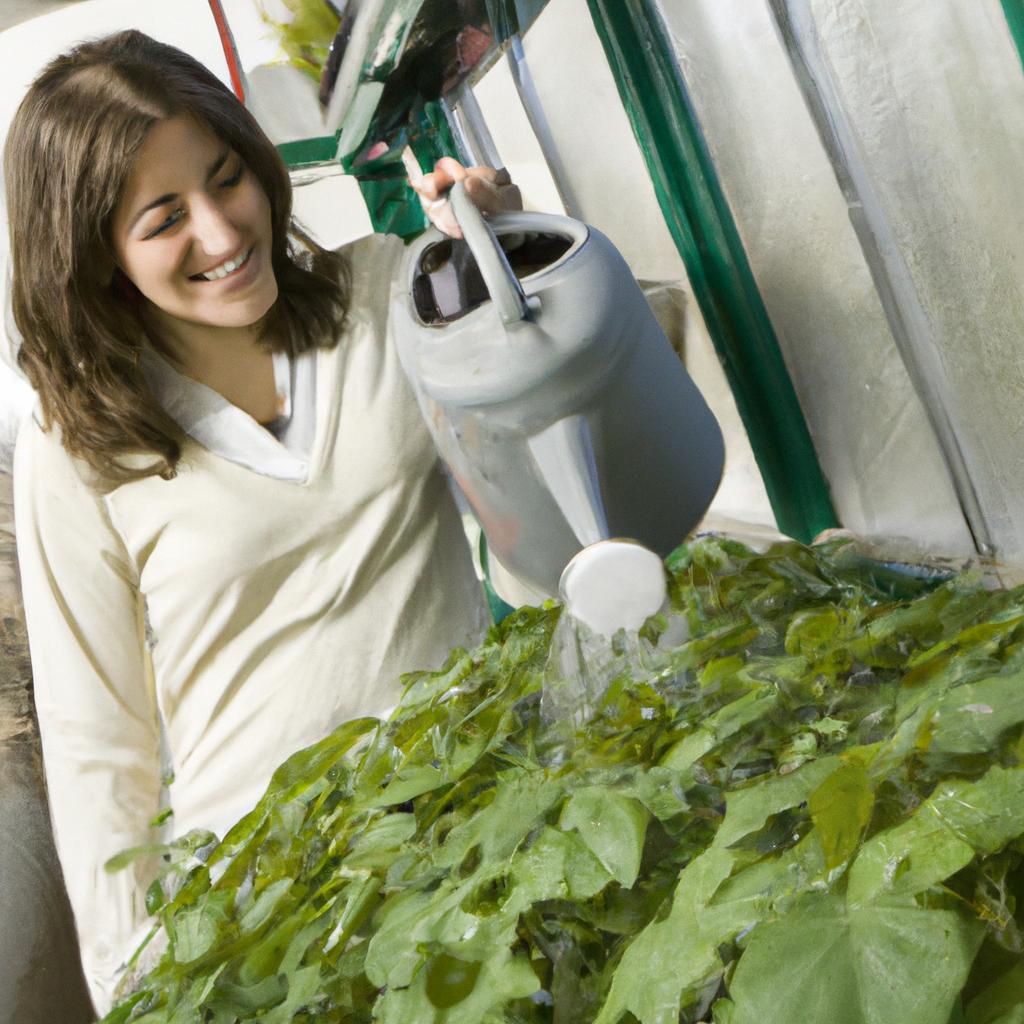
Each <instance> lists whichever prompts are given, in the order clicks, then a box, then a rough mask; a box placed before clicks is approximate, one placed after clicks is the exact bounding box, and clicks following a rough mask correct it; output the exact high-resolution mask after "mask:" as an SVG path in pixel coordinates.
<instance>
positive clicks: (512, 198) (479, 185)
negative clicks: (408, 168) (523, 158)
mask: <svg viewBox="0 0 1024 1024" xmlns="http://www.w3.org/2000/svg"><path fill="white" fill-rule="evenodd" d="M457 181H464V182H465V184H466V194H467V195H468V196H469V197H470V199H472V200H473V203H474V204H475V205H476V207H477V209H479V210H480V211H481V212H482V213H485V214H492V213H504V212H506V211H509V210H521V209H522V208H523V200H522V196H521V194H520V192H519V188H518V187H517V186H516V185H513V184H512V179H511V177H510V176H509V173H508V171H506V170H505V168H504V167H502V168H499V169H495V168H494V167H463V166H462V164H460V163H459V162H458V160H455V159H453V158H452V157H442V158H441V159H440V160H438V161H437V163H436V164H434V169H433V171H431V172H430V173H429V174H424V175H423V176H422V177H421V178H417V179H416V180H414V181H412V182H411V185H412V187H413V188H414V189H415V190H416V192H417V194H418V195H419V197H420V201H421V203H422V204H423V208H424V210H425V211H426V214H427V217H428V218H429V219H430V221H431V223H433V224H434V225H435V226H436V227H437V228H438V229H439V230H441V231H443V232H444V233H445V234H446V235H450V236H451V237H453V238H461V237H462V232H461V231H460V230H459V226H458V223H457V222H456V220H455V216H454V214H453V213H452V210H451V205H450V204H449V203H448V201H447V199H446V198H445V196H446V195H447V193H448V190H449V189H450V188H451V187H452V185H454V184H455V182H457Z"/></svg>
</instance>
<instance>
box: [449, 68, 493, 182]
mask: <svg viewBox="0 0 1024 1024" xmlns="http://www.w3.org/2000/svg"><path fill="white" fill-rule="evenodd" d="M441 109H442V110H444V114H445V118H446V119H447V121H448V127H449V128H451V132H452V137H453V138H454V139H455V146H456V149H457V150H458V152H459V159H460V160H461V162H462V163H463V164H464V165H465V166H467V167H494V168H496V169H497V168H500V167H501V166H502V163H501V156H500V154H499V153H498V147H497V146H496V145H495V144H494V139H492V138H491V133H490V130H489V129H488V127H487V122H486V121H485V120H484V115H483V111H482V110H481V109H480V104H479V103H478V102H477V99H476V96H475V95H474V94H473V88H472V86H471V85H470V84H469V81H468V80H463V81H462V82H461V83H460V85H459V86H458V87H457V88H456V89H455V90H454V91H453V92H452V93H450V94H446V95H445V96H443V97H441Z"/></svg>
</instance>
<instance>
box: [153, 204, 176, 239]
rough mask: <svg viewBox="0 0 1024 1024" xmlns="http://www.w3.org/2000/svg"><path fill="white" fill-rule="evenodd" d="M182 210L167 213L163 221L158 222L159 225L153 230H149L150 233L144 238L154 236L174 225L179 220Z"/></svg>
mask: <svg viewBox="0 0 1024 1024" xmlns="http://www.w3.org/2000/svg"><path fill="white" fill-rule="evenodd" d="M184 212H185V211H184V210H175V211H174V212H173V213H170V214H168V215H167V217H166V218H164V221H163V223H162V224H160V226H159V227H157V228H155V229H154V230H153V231H150V233H149V234H148V235H146V238H156V236H157V235H160V234H163V232H165V231H166V230H167V229H168V228H172V227H174V225H175V224H177V223H178V221H179V220H181V217H182V215H183V214H184Z"/></svg>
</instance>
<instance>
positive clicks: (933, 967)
mask: <svg viewBox="0 0 1024 1024" xmlns="http://www.w3.org/2000/svg"><path fill="white" fill-rule="evenodd" d="M982 934H983V927H982V925H981V924H980V923H979V922H977V921H973V920H971V919H970V918H969V917H967V916H966V915H963V914H960V913H956V912H953V911H948V910H924V909H921V908H920V907H918V906H916V905H915V904H914V903H913V902H892V901H890V902H886V903H880V904H876V905H873V906H869V907H852V908H848V907H847V905H846V904H845V902H844V901H843V899H842V898H841V897H840V896H835V895H830V894H825V893H814V894H810V895H807V896H805V897H803V898H802V899H800V901H799V902H798V903H796V905H795V906H794V907H793V908H792V909H791V910H790V911H789V913H787V914H786V915H784V916H783V917H782V918H780V919H779V920H777V921H772V922H767V923H765V924H761V925H758V926H757V927H756V928H755V929H754V931H753V933H752V934H751V935H750V937H749V939H748V943H747V947H746V949H745V950H744V952H743V954H742V956H741V957H740V959H739V962H738V963H737V965H736V970H735V973H734V974H733V976H732V979H731V981H730V982H729V995H730V998H731V999H732V1001H733V1004H734V1007H733V1010H732V1017H731V1018H730V1020H731V1022H732V1024H793V1021H808V1022H811V1021H814V1022H819V1021H820V1022H823V1024H824V1022H826V1021H827V1022H828V1024H894V1022H897V1021H898V1022H899V1024H948V1021H949V1017H950V1013H951V1011H952V1008H953V1002H954V999H955V998H956V996H957V995H958V994H959V992H960V989H961V988H962V987H963V984H964V982H965V980H966V978H967V973H968V970H969V969H970V966H971V961H972V960H973V959H974V955H975V953H976V951H977V949H978V945H979V944H980V942H981V938H982Z"/></svg>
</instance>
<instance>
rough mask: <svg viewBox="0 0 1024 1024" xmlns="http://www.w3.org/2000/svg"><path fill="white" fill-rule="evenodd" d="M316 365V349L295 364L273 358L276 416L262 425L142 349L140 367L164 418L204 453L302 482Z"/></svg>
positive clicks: (313, 429)
mask: <svg viewBox="0 0 1024 1024" xmlns="http://www.w3.org/2000/svg"><path fill="white" fill-rule="evenodd" d="M316 364H317V353H316V350H313V351H309V352H305V353H303V354H302V355H300V356H298V357H297V358H295V359H291V358H289V356H288V355H287V354H286V353H284V352H275V353H274V386H275V388H276V390H277V412H278V415H277V418H276V419H275V420H274V421H273V422H272V423H269V424H266V425H263V424H260V423H258V422H257V421H256V420H255V419H253V417H252V416H250V415H249V414H248V413H247V412H244V411H243V410H242V409H239V408H238V406H236V405H233V404H232V403H231V402H229V401H228V400H227V399H226V398H224V397H223V396H222V395H220V394H219V393H218V392H216V391H214V390H213V388H210V387H207V386H206V385H205V384H200V383H199V382H198V381H195V380H193V379H192V378H191V377H186V376H185V375H184V374H183V373H179V372H178V371H177V370H176V369H175V368H174V367H173V366H171V364H170V363H169V362H167V360H166V359H164V358H163V357H162V356H160V355H159V354H158V353H157V352H155V351H154V350H153V349H149V348H147V349H144V350H143V354H142V364H141V365H142V372H143V375H144V376H145V378H146V381H147V383H148V384H149V386H150V389H151V390H152V391H153V394H154V395H155V396H156V399H157V401H158V402H159V403H160V405H161V406H163V409H164V411H165V412H166V413H167V415H168V416H170V417H171V419H173V420H174V421H175V422H176V423H177V424H178V426H179V427H181V429H182V430H184V431H185V433H186V434H188V435H189V437H191V438H193V440H195V441H198V442H199V444H201V445H202V446H203V447H204V448H207V449H208V450H209V451H211V452H214V453H215V454H217V455H220V456H222V457H223V458H225V459H230V460H231V461H232V462H236V463H238V465H240V466H245V467H246V468H247V469H252V470H254V471H255V472H257V473H262V474H263V475H264V476H271V477H275V478H276V479H278V480H290V481H294V482H297V483H304V482H305V481H306V479H307V478H308V476H309V457H310V453H311V452H312V450H313V438H314V435H315V432H316Z"/></svg>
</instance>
